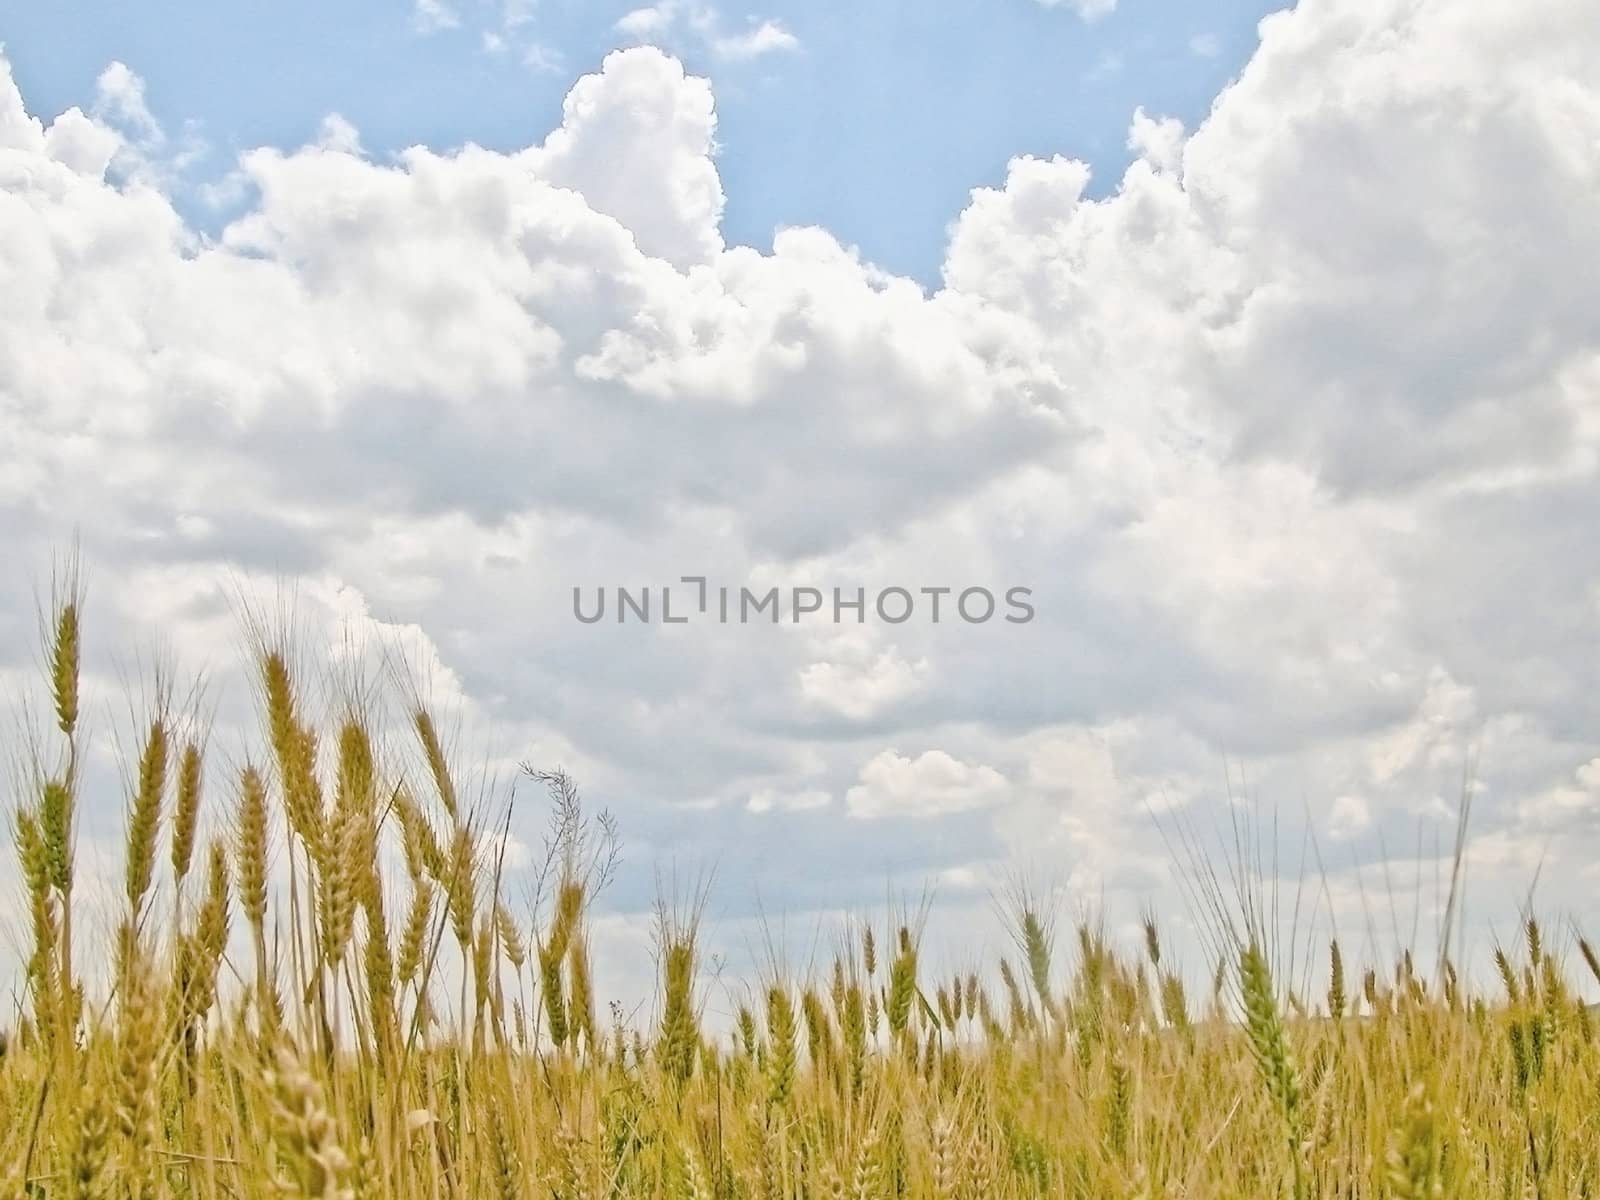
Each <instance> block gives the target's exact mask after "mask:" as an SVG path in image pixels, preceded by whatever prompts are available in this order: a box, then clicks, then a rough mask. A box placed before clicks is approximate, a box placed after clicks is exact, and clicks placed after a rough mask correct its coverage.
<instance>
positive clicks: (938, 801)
mask: <svg viewBox="0 0 1600 1200" xmlns="http://www.w3.org/2000/svg"><path fill="white" fill-rule="evenodd" d="M1007 794H1008V787H1007V784H1006V779H1005V776H1003V775H1001V774H1000V772H998V771H996V770H995V769H994V768H993V767H986V766H983V765H981V764H973V763H966V762H962V761H961V760H960V759H957V758H952V757H951V756H950V755H948V754H946V753H945V752H944V751H943V750H926V751H924V752H923V753H921V754H919V755H917V756H916V757H915V758H908V757H906V756H905V755H902V754H899V753H897V752H895V751H893V750H885V751H883V752H882V753H881V754H877V755H875V756H874V757H873V758H872V760H871V761H870V762H868V763H867V764H866V765H865V766H863V767H862V768H861V782H860V783H858V784H856V785H855V786H854V787H852V788H851V789H850V790H849V791H848V792H847V793H845V807H846V808H847V809H848V810H849V812H850V815H851V816H852V817H857V818H859V819H862V820H876V819H879V818H883V817H913V818H919V819H921V818H929V817H941V816H948V815H949V814H951V813H961V812H968V811H970V810H972V809H977V808H987V807H988V806H990V805H992V804H997V803H999V802H1000V801H1001V800H1003V799H1004V798H1005V797H1006V795H1007Z"/></svg>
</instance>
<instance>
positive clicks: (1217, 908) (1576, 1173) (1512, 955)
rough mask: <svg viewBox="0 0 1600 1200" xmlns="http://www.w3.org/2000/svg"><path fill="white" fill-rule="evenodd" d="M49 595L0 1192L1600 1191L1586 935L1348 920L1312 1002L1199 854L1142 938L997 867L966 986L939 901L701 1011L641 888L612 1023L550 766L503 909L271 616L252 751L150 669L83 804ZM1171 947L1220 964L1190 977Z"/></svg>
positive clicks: (446, 811) (585, 866)
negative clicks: (1484, 968) (1180, 912)
mask: <svg viewBox="0 0 1600 1200" xmlns="http://www.w3.org/2000/svg"><path fill="white" fill-rule="evenodd" d="M45 618H46V619H45V626H46V634H45V645H44V646H43V653H42V659H43V661H44V663H45V666H46V668H47V674H48V677H49V689H48V690H49V703H48V705H47V706H46V708H45V710H44V711H42V712H41V713H40V714H39V720H38V721H36V722H35V725H36V727H37V728H38V730H39V731H40V732H39V733H38V735H37V741H38V743H39V744H38V745H36V746H30V747H25V748H23V750H22V751H21V752H20V753H19V756H18V757H19V758H20V759H21V760H22V761H24V762H27V763H29V764H31V766H30V768H29V769H28V770H25V771H24V772H22V776H23V783H24V786H23V787H22V789H21V791H20V793H19V794H18V795H16V796H15V797H14V798H13V802H12V804H11V813H10V821H9V824H10V828H11V830H12V833H13V835H14V842H15V852H16V856H17V857H16V864H17V867H18V871H17V872H16V875H15V879H16V881H18V882H17V887H16V891H17V894H18V898H19V899H20V900H21V902H22V908H21V910H20V911H21V913H22V920H21V922H20V924H19V929H18V932H19V934H20V935H21V937H22V939H23V945H22V946H21V947H20V949H21V950H22V952H23V953H22V957H23V959H24V960H25V962H24V968H23V972H24V973H23V977H21V978H19V979H18V980H17V981H16V984H15V986H14V988H13V990H12V995H13V996H14V997H15V999H14V1001H13V1002H12V1004H11V1005H10V1007H9V1009H8V1011H7V1012H6V1013H5V1016H4V1018H3V1020H0V1026H3V1027H4V1030H5V1039H6V1040H5V1042H4V1048H3V1052H0V1195H3V1196H4V1197H5V1198H6V1200H11V1198H13V1197H17V1198H21V1197H25V1196H27V1197H51V1198H55V1197H72V1198H86V1197H118V1198H121V1197H128V1198H139V1200H144V1198H153V1197H168V1196H171V1197H195V1198H204V1200H222V1198H230V1200H231V1198H246V1197H268V1196H291V1197H358V1198H360V1200H378V1198H390V1197H393V1198H396V1200H423V1198H426V1200H440V1198H452V1200H480V1198H488V1197H495V1198H499V1200H512V1198H527V1200H531V1198H533V1197H552V1198H561V1200H603V1198H607V1197H683V1198H685V1200H689V1198H693V1200H720V1198H723V1197H727V1198H733V1197H740V1198H747V1197H748V1198H756V1197H760V1198H763V1200H765V1198H769V1197H772V1198H776V1197H783V1198H786V1200H787V1198H795V1200H798V1198H801V1197H817V1198H821V1197H829V1198H832V1197H851V1198H855V1200H891V1198H894V1197H918V1198H922V1197H926V1198H930V1200H933V1198H939V1200H969V1198H970V1200H984V1198H988V1197H1033V1196H1049V1197H1083V1198H1101V1197H1128V1198H1130V1200H1131V1198H1135V1197H1138V1198H1155V1197H1173V1198H1177V1197H1188V1198H1194V1200H1199V1198H1202V1197H1239V1198H1241V1200H1257V1198H1262V1197H1293V1198H1295V1200H1300V1198H1304V1197H1319V1198H1323V1197H1329V1198H1331V1197H1350V1198H1358V1197H1359V1198H1370V1200H1380V1198H1393V1200H1401V1198H1420V1197H1508V1198H1517V1200H1520V1198H1522V1197H1538V1198H1540V1200H1556V1198H1558V1197H1559V1198H1567V1197H1584V1196H1594V1195H1596V1194H1597V1191H1600V1123H1597V1122H1600V1042H1597V1040H1596V1034H1597V1031H1596V1029H1595V1022H1594V1019H1593V1018H1592V1017H1591V1014H1590V1010H1589V1008H1588V1006H1587V1005H1586V1004H1585V1003H1584V1002H1583V999H1582V994H1583V989H1584V988H1586V987H1588V988H1592V987H1593V985H1594V984H1595V982H1596V981H1597V980H1600V961H1597V959H1596V956H1595V954H1594V952H1593V950H1592V949H1591V948H1590V946H1589V944H1588V943H1587V942H1586V941H1584V940H1583V939H1582V937H1581V935H1578V934H1575V933H1574V932H1573V931H1571V930H1567V929H1565V928H1563V929H1559V930H1550V931H1547V930H1545V929H1543V928H1541V925H1540V923H1539V922H1538V921H1537V920H1536V919H1534V918H1533V917H1531V916H1528V915H1523V916H1522V918H1521V922H1520V925H1519V936H1518V939H1517V944H1516V945H1508V946H1505V947H1502V948H1500V949H1498V950H1496V951H1495V961H1496V963H1497V965H1498V967H1499V975H1500V981H1499V984H1498V985H1497V986H1495V987H1493V988H1475V987H1472V986H1470V985H1469V984H1468V983H1467V982H1466V981H1465V980H1464V979H1463V978H1460V977H1458V974H1457V970H1456V968H1455V966H1454V965H1453V964H1452V962H1451V961H1450V960H1449V959H1448V958H1439V959H1438V960H1437V961H1426V962H1425V961H1423V960H1422V958H1421V956H1420V955H1419V956H1417V957H1416V958H1413V956H1412V954H1410V953H1406V954H1403V955H1401V956H1400V957H1399V960H1398V961H1397V962H1381V963H1356V962H1351V961H1346V960H1345V958H1344V954H1343V952H1342V951H1341V948H1340V945H1339V944H1338V942H1337V941H1334V942H1332V943H1331V944H1326V945H1321V946H1319V947H1318V948H1317V949H1316V951H1315V957H1316V960H1317V962H1318V970H1317V972H1316V977H1317V978H1318V979H1324V980H1326V987H1325V990H1324V989H1323V987H1322V986H1321V985H1319V988H1318V991H1319V993H1320V994H1317V995H1307V994H1297V992H1296V991H1295V989H1294V987H1293V986H1292V983H1291V979H1290V978H1289V976H1290V975H1291V972H1288V971H1286V970H1285V969H1284V967H1283V965H1282V963H1281V958H1280V956H1279V953H1278V947H1277V945H1276V944H1275V939H1274V938H1272V937H1269V936H1267V935H1266V934H1265V932H1264V931H1265V929H1266V928H1267V924H1266V923H1265V922H1264V920H1263V914H1264V909H1263V906H1262V904H1261V902H1260V901H1261V896H1260V893H1259V892H1258V891H1256V890H1255V887H1254V885H1252V884H1251V883H1250V882H1249V881H1248V879H1242V878H1241V879H1238V880H1235V877H1234V876H1233V875H1232V874H1230V872H1228V871H1226V870H1224V869H1222V867H1221V866H1219V867H1218V868H1217V869H1215V870H1213V869H1212V868H1210V867H1209V866H1208V865H1207V864H1206V862H1205V861H1204V860H1203V859H1199V858H1196V859H1194V860H1193V861H1191V862H1190V863H1189V864H1188V866H1187V868H1186V870H1187V873H1188V875H1189V877H1190V879H1191V881H1192V882H1193V884H1194V885H1195V886H1194V894H1195V895H1196V896H1197V898H1198V900H1199V903H1200V906H1201V907H1202V908H1204V909H1206V910H1207V914H1206V915H1207V918H1208V919H1207V926H1208V927H1209V928H1211V929H1213V930H1214V933H1215V936H1214V938H1212V939H1209V940H1207V944H1205V945H1203V946H1195V945H1187V946H1168V945H1167V944H1165V943H1164V942H1163V940H1162V930H1161V927H1160V925H1159V923H1158V921H1157V920H1156V919H1155V918H1154V917H1151V918H1148V919H1147V920H1146V921H1145V928H1144V936H1143V938H1142V941H1141V944H1133V945H1115V944H1112V943H1111V942H1110V941H1109V940H1108V938H1107V936H1106V935H1105V934H1104V933H1103V932H1102V931H1101V930H1100V929H1099V928H1098V927H1097V926H1095V925H1094V924H1093V923H1085V924H1082V925H1080V926H1078V927H1077V928H1069V927H1067V926H1065V925H1063V926H1061V927H1059V928H1058V926H1057V924H1056V921H1055V920H1054V917H1053V914H1052V912H1051V911H1050V909H1049V907H1048V905H1047V904H1045V903H1044V902H1043V901H1041V900H1040V899H1039V897H1038V895H1037V893H1035V892H1032V891H1030V890H1029V889H1027V888H1025V887H1020V886H1019V887H1017V888H1015V889H1013V891H1012V892H1011V893H1010V894H1009V896H1008V897H1007V898H1006V899H1007V911H1008V913H1009V915H1010V917H1011V919H1012V925H1013V932H1014V935H1015V936H1014V943H1013V944H1005V945H999V946H996V947H994V948H993V953H992V961H991V967H992V970H991V971H989V972H987V973H978V974H972V975H965V976H960V977H951V978H939V977H935V976H934V975H933V974H932V973H931V972H929V971H928V970H927V969H926V968H925V966H924V965H923V964H921V963H920V962H919V947H920V946H921V944H922V941H923V939H924V938H925V937H926V936H927V935H928V929H927V927H926V924H925V918H926V917H927V913H926V912H924V913H921V914H918V913H909V914H907V915H906V916H905V919H904V920H903V921H902V920H899V919H895V918H888V919H872V920H869V919H864V920H862V921H860V922H859V923H857V924H856V925H854V926H853V927H852V930H853V931H852V933H851V935H850V936H849V937H848V938H847V939H845V940H844V941H843V942H842V943H841V944H840V945H839V946H838V948H837V951H838V952H837V956H836V957H835V958H834V959H833V961H832V962H831V964H830V965H829V966H828V967H827V969H825V970H820V971H818V972H817V973H816V975H815V977H811V978H805V977H784V976H783V975H782V974H781V973H779V972H776V971H775V972H773V973H771V974H770V975H769V976H767V977H764V978H758V979H752V980H749V981H746V982H747V984H748V986H747V988H746V989H745V991H744V992H743V993H742V994H745V995H748V996H749V997H751V1000H750V1002H749V1003H748V1004H747V1005H745V1006H744V1007H742V1008H741V1009H739V1011H738V1012H737V1018H736V1020H735V1021H734V1022H733V1026H732V1028H731V1029H722V1028H710V1027H709V1023H708V1022H707V1021H706V1019H705V1002H706V994H707V988H708V986H709V982H708V979H707V972H706V964H705V963H704V962H703V961H702V957H701V949H702V948H701V947H700V946H699V944H698V942H697V938H698V935H699V917H700V913H701V911H702V905H703V903H704V899H705V898H704V895H703V893H697V894H695V895H693V896H691V897H690V898H689V899H688V900H687V901H674V900H665V901H663V903H662V906H661V911H660V913H659V914H658V919H657V926H658V932H657V957H656V961H655V971H656V975H657V978H658V984H657V988H656V994H655V995H654V996H653V997H640V998H635V999H637V1000H639V1001H640V1007H639V1008H638V1009H637V1011H638V1012H639V1013H640V1014H641V1015H640V1016H639V1017H638V1018H636V1019H635V1018H633V1017H627V1018H626V1019H625V1018H624V1015H623V1014H624V1012H632V1011H635V1010H624V1009H621V1008H614V1009H603V1008H602V1005H601V1004H600V1002H599V1000H598V999H597V997H596V996H595V989H594V986H593V979H594V970H593V963H592V962H591V946H592V941H591V937H590V928H591V921H592V906H593V903H594V901H595V898H596V895H597V893H598V892H599V890H600V889H601V888H602V887H603V886H604V884H605V883H606V882H607V878H608V876H609V875H610V874H611V872H613V871H614V870H616V869H617V858H616V837H617V833H616V830H615V829H614V827H613V826H612V825H611V823H610V822H609V821H608V820H607V819H605V818H604V817H603V816H600V815H597V816H593V817H591V816H590V815H588V814H586V813H585V811H584V808H583V805H582V802H581V800H580V798H579V795H578V792H577V790H576V788H575V786H574V784H573V783H572V781H571V780H569V779H568V778H567V777H566V776H564V775H562V774H559V773H556V774H550V775H546V776H543V777H542V782H543V783H545V784H546V785H547V786H548V789H549V792H550V795H551V797H552V800H553V814H554V815H553V822H552V829H553V833H552V836H551V840H550V843H549V846H548V861H547V862H546V864H545V869H544V871H543V872H542V874H541V876H540V877H541V879H542V881H543V882H542V886H541V888H540V890H539V894H538V897H537V902H536V903H534V904H531V905H528V904H524V903H521V902H520V901H518V902H513V901H512V900H511V899H510V898H509V897H508V895H507V894H506V891H505V889H503V888H502V887H501V885H500V880H501V876H502V871H501V853H502V850H503V846H504V832H503V831H504V824H503V819H504V818H503V815H502V814H501V813H500V812H498V811H497V810H496V809H495V807H494V805H493V804H492V803H490V802H488V801H476V802H469V801H468V799H467V796H466V794H465V793H466V789H465V788H463V787H462V786H461V785H460V782H459V779H458V777H457V776H456V775H455V774H453V768H452V765H451V764H450V763H449V761H448V760H447V755H446V753H445V751H444V749H443V747H442V745H441V740H440V737H439V734H438V732H437V730H436V726H435V721H434V718H433V716H432V715H431V714H430V712H429V711H428V709H427V707H426V706H424V705H422V704H420V703H419V704H417V705H416V706H414V709H413V711H411V712H409V713H408V714H407V717H408V725H409V730H410V734H411V737H412V740H413V743H414V744H412V745H408V746H406V747H404V752H403V753H402V752H400V750H399V748H392V750H391V752H388V753H385V752H384V745H383V743H382V742H381V741H380V739H378V738H377V737H376V736H375V735H374V732H373V729H372V728H371V726H370V724H369V717H370V714H369V713H368V712H366V711H364V710H363V708H362V706H361V705H360V704H359V703H352V704H350V705H348V706H346V707H345V709H344V710H343V711H338V710H337V708H335V710H334V716H333V717H332V718H331V719H330V720H329V721H327V722H326V723H323V724H314V723H313V721H312V719H311V717H310V716H309V713H310V711H311V708H312V705H311V704H310V703H309V701H308V699H307V697H308V694H309V683H308V681H307V679H305V678H301V677H299V676H298V674H297V671H296V669H295V668H294V666H293V663H294V662H295V661H296V660H295V659H294V658H293V657H292V656H291V655H289V654H288V653H287V649H286V647H285V646H283V645H282V644H280V643H278V642H275V641H274V640H273V639H272V638H271V637H268V636H261V637H257V638H255V639H254V640H253V642H252V647H251V654H252V661H253V663H254V666H255V669H256V672H257V679H256V684H257V687H258V693H259V699H260V706H259V707H260V713H261V728H260V731H259V747H258V757H256V758H254V759H253V760H248V761H242V762H239V761H223V760H222V759H221V757H220V756H216V755H212V754H210V753H208V751H207V749H206V747H205V743H204V739H203V737H202V736H200V735H199V734H197V733H196V732H195V731H194V729H193V726H192V722H188V721H186V720H185V719H184V718H183V716H182V715H181V714H180V713H179V712H177V711H176V710H175V709H173V708H171V707H170V706H167V705H164V704H163V703H161V702H160V700H159V690H158V700H157V702H156V703H155V704H153V705H152V708H151V711H150V712H149V713H147V714H146V717H145V719H144V720H143V722H142V724H141V726H140V728H141V741H140V742H139V743H138V744H136V745H133V746H132V747H131V752H130V754H129V755H128V757H129V760H130V761H129V764H128V772H127V774H128V783H127V788H126V793H125V795H124V796H123V797H114V798H102V797H94V798H93V799H92V800H90V799H89V798H88V797H86V796H84V795H80V790H82V789H81V786H80V785H81V776H82V775H83V771H82V770H81V769H80V762H79V754H80V747H79V745H78V740H79V736H80V733H81V730H80V728H79V726H80V720H79V709H80V696H79V689H80V683H79V680H80V674H81V672H82V667H81V664H80V661H79V658H80V652H79V646H80V644H81V635H80V628H79V622H80V611H79V604H78V601H77V599H76V597H75V596H74V595H73V594H71V593H70V592H69V593H67V594H64V595H63V596H62V597H61V598H59V600H58V602H57V603H56V604H55V606H54V608H53V611H49V612H47V613H46V614H45ZM113 802H114V803H120V804H122V805H123V807H124V809H125V814H126V816H125V829H126V835H125V846H124V853H123V858H122V862H121V864H120V867H119V872H120V873H119V875H118V877H117V878H116V879H115V880H113V881H111V883H112V884H114V885H115V890H116V892H117V893H118V894H119V896H120V898H119V900H118V904H119V906H120V912H119V913H118V914H117V915H116V916H115V918H114V919H113V920H111V921H110V922H101V923H100V925H99V926H94V927H90V928H86V927H85V923H84V922H83V921H82V920H77V921H75V919H74V917H75V915H79V914H75V904H74V895H75V892H78V893H80V895H79V901H80V903H79V905H78V907H81V900H82V896H81V892H82V890H83V881H82V880H81V879H80V878H79V874H80V869H79V863H78V862H76V861H75V858H76V855H75V835H74V830H75V828H76V816H75V814H77V813H78V812H79V810H80V809H81V808H82V806H84V805H85V804H86V803H96V804H102V803H113ZM213 831H214V832H213ZM1230 881H1234V882H1230ZM108 886H109V885H108ZM1512 915H1513V916H1515V914H1512ZM934 919H936V918H934ZM100 926H109V928H108V930H107V931H106V935H105V936H103V937H100V936H95V935H96V934H98V933H99V932H101V928H100ZM1554 943H1560V944H1561V945H1563V946H1566V945H1571V946H1573V947H1574V949H1573V951H1572V953H1571V954H1570V955H1568V954H1566V953H1564V952H1560V951H1558V950H1557V949H1555V948H1554ZM1442 944H1445V945H1448V944H1449V942H1448V939H1444V941H1443V943H1442ZM1180 957H1181V958H1184V959H1186V960H1187V961H1190V962H1193V961H1195V960H1196V959H1197V958H1203V959H1204V960H1205V961H1208V962H1211V963H1214V965H1215V974H1214V979H1213V980H1212V982H1211V983H1210V985H1209V986H1208V987H1204V988H1198V987H1195V986H1194V985H1193V984H1192V983H1190V984H1189V985H1187V986H1186V983H1185V979H1184V977H1183V975H1182V974H1181V973H1180V972H1178V971H1177V970H1175V969H1174V968H1173V966H1172V963H1173V962H1174V961H1175V960H1176V959H1178V958H1180ZM1566 958H1570V962H1563V961H1562V960H1563V959H1566ZM1197 993H1199V994H1197Z"/></svg>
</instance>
